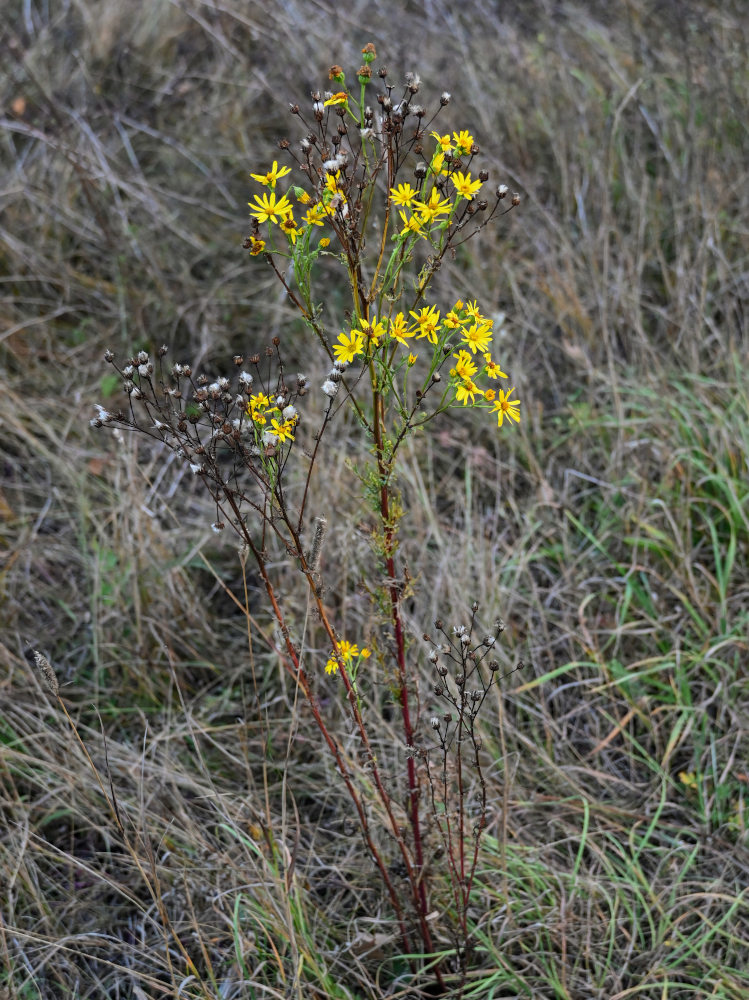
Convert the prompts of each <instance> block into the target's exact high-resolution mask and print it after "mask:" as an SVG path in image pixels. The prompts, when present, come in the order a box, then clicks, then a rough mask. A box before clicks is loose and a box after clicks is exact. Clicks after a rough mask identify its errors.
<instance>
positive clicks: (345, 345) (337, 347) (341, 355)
mask: <svg viewBox="0 0 749 1000" xmlns="http://www.w3.org/2000/svg"><path fill="white" fill-rule="evenodd" d="M363 353H364V337H363V335H362V334H361V333H359V332H358V330H352V331H351V335H350V336H346V334H345V333H341V334H339V336H338V343H337V344H334V345H333V354H335V358H336V361H343V362H346V361H349V362H351V361H353V360H354V358H355V357H356V355H357V354H363Z"/></svg>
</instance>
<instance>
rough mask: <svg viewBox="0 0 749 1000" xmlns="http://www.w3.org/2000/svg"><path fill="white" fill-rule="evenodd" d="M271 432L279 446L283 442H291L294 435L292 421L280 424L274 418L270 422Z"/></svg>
mask: <svg viewBox="0 0 749 1000" xmlns="http://www.w3.org/2000/svg"><path fill="white" fill-rule="evenodd" d="M270 426H271V432H272V433H273V434H275V435H276V437H277V439H278V443H279V444H283V443H284V441H293V440H294V435H293V433H292V431H293V430H294V421H293V420H285V421H284V422H283V423H282V424H280V423H279V422H278V421H277V420H276V419H275V417H274V418H273V419H272V420H271V422H270Z"/></svg>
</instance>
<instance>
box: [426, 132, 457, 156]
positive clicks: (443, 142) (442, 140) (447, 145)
mask: <svg viewBox="0 0 749 1000" xmlns="http://www.w3.org/2000/svg"><path fill="white" fill-rule="evenodd" d="M429 134H430V135H431V137H432V138H433V139H436V140H437V145H438V146H439V148H440V149H441V150H442V152H443V153H446V152H447V151H448V149H452V148H453V144H452V141H451V139H450V133H449V132H447V133H445V135H440V134H439V132H430V133H429Z"/></svg>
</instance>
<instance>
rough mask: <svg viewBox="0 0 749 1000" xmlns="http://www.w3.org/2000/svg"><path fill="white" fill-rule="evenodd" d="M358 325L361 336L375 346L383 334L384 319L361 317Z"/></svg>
mask: <svg viewBox="0 0 749 1000" xmlns="http://www.w3.org/2000/svg"><path fill="white" fill-rule="evenodd" d="M359 326H360V328H361V329H360V330H359V333H360V334H361V335H362V337H365V338H366V339H367V340H368V341H370V343H372V344H374V345H375V347H376V346H377V344H378V343H379V342H380V339H381V338H382V337H384V336H385V320H382V319H376V318H375V317H373V318H372V319H371V320H366V319H363V320H360V321H359Z"/></svg>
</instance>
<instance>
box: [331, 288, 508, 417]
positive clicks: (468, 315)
mask: <svg viewBox="0 0 749 1000" xmlns="http://www.w3.org/2000/svg"><path fill="white" fill-rule="evenodd" d="M409 316H410V317H411V320H410V321H409V319H408V318H407V317H406V316H405V315H404V313H402V312H399V313H397V314H396V315H395V316H390V317H387V318H379V319H378V318H377V317H372V318H371V319H369V320H360V321H359V322H358V324H357V325H356V326H355V327H354V328H353V329H352V330H351V333H348V334H347V333H341V334H340V335H339V337H338V342H337V343H336V344H334V345H333V353H334V355H335V358H336V360H337V361H341V362H348V363H350V362H353V361H354V359H355V358H356V357H358V356H362V357H363V358H365V359H369V358H371V357H373V356H374V354H375V352H376V351H377V350H378V349H379V348H380V347H382V346H388V345H392V344H395V343H397V344H401V345H402V346H403V347H405V348H406V349H407V350H408V351H409V356H408V364H409V366H411V365H413V363H414V362H415V361H416V355H415V354H413V353H412V343H411V341H418V340H422V339H424V340H426V341H427V342H428V343H429V344H431V345H432V346H433V347H435V348H443V347H444V346H446V345H449V346H450V347H452V346H453V338H456V337H457V338H458V344H457V348H456V349H457V353H456V354H453V358H454V359H455V364H454V365H453V367H452V368H451V369H450V376H451V385H452V387H453V391H454V394H455V399H456V401H457V402H458V403H462V404H463V405H464V406H469V405H470V406H473V405H482V406H485V405H486V404H489V409H490V410H491V412H492V413H496V414H497V424H498V426H500V427H501V426H502V422H503V420H504V418H505V417H510V418H511V419H512V420H514V421H515V422H516V423H517V422H519V421H520V414H519V411H518V407H519V406H520V401H519V400H517V399H512V398H511V397H512V394H513V392H514V391H515V390H514V389H510V390H509V392H505V391H503V390H502V389H499V390H495V389H493V388H491V387H488V388H486V389H482V388H479V386H478V385H477V384H476V381H475V379H476V378H477V377H485V378H488V379H491V380H496V379H500V378H507V375H506V374H505V373H504V372H503V371H502V369H501V367H500V365H499V364H498V363H497V362H496V361H495V360H494V359H493V358H492V355H491V350H490V349H491V345H492V326H493V321H492V320H491V319H487V317H486V316H483V315H482V314H481V312H480V310H479V308H478V306H477V304H476V302H469V303H467V304H465V303H463V302H462V301H460V300H458V301H457V302H456V303H455V305H454V306H453V308H452V309H451V310H450V311H449V312H448V313H446V314H445V316H444V317H442V316H441V314H440V311H439V309H437V308H436V307H435V306H423V307H422V308H421V309H419V310H416V311H414V310H412V311H411V312H410V313H409ZM430 353H433V352H430Z"/></svg>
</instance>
